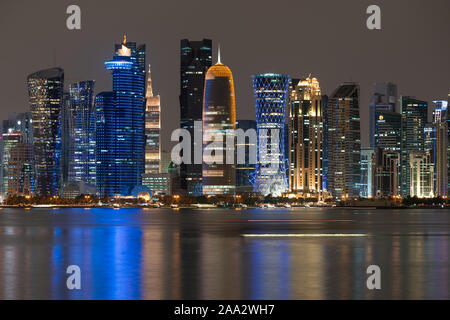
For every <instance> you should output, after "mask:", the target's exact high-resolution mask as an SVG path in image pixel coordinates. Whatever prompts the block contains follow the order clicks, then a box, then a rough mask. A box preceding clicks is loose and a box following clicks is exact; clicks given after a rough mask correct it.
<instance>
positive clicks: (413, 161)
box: [0, 37, 450, 200]
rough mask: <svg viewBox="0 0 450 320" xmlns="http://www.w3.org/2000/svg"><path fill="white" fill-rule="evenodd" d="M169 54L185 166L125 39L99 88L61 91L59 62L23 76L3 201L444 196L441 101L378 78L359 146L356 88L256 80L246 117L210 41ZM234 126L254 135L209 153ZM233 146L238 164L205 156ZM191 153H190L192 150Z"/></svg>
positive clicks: (79, 85) (8, 125) (10, 127)
mask: <svg viewBox="0 0 450 320" xmlns="http://www.w3.org/2000/svg"><path fill="white" fill-rule="evenodd" d="M180 49H181V50H180V96H179V101H180V128H182V129H185V130H186V131H187V132H189V133H190V135H191V137H194V136H195V131H196V130H198V128H197V127H196V123H201V124H202V126H201V129H202V136H201V137H202V138H201V139H200V141H198V139H195V138H193V139H191V140H190V142H189V144H190V147H191V150H192V152H190V155H189V156H190V157H191V160H192V161H188V162H185V163H181V164H180V165H176V164H175V163H174V162H173V161H171V155H170V153H169V152H162V148H161V132H160V130H161V101H160V97H159V96H158V95H155V94H154V92H153V88H152V79H151V71H150V65H147V63H146V47H145V45H138V44H136V43H134V42H128V41H127V39H126V37H125V38H124V40H123V42H122V43H120V44H116V45H115V50H114V55H113V57H112V59H111V60H109V61H107V62H105V68H106V69H107V70H108V71H110V73H111V75H112V80H113V81H112V90H111V91H108V92H100V93H97V94H95V81H93V80H86V81H80V82H76V83H70V84H68V85H67V86H65V83H64V71H63V70H62V69H60V68H52V69H47V70H42V71H39V72H36V73H33V74H31V75H29V76H28V79H27V84H28V93H29V107H30V111H29V112H26V113H14V114H11V115H10V116H9V118H8V120H4V121H3V123H2V136H1V168H2V170H0V178H1V179H0V181H1V185H2V187H1V193H2V196H3V198H6V197H9V196H47V197H54V196H59V197H67V198H74V197H76V196H78V195H81V194H96V195H98V196H101V197H113V196H124V197H139V196H149V195H151V194H165V195H173V194H179V195H186V196H201V195H206V196H214V195H236V194H258V195H269V194H270V195H273V196H289V197H304V198H317V199H319V200H321V199H324V198H327V197H335V198H336V199H347V198H357V197H364V198H371V197H407V196H417V197H434V196H443V197H446V196H448V190H449V181H450V179H449V176H448V175H449V166H450V156H449V155H450V150H449V138H450V130H449V126H450V114H449V112H448V111H447V107H448V100H436V101H433V103H434V105H435V108H434V111H433V116H432V121H428V109H429V106H428V103H427V102H426V101H421V100H418V99H415V98H413V97H407V96H400V97H399V96H398V93H397V87H396V85H395V84H393V83H379V84H376V86H375V92H374V94H373V97H372V99H371V101H370V121H369V122H370V128H369V131H370V147H369V148H361V125H360V88H359V85H358V84H357V83H353V82H352V83H343V84H342V85H339V86H338V87H337V88H336V89H335V90H334V92H332V94H331V95H325V94H323V93H322V90H321V88H320V84H319V81H318V80H317V79H316V78H313V77H311V75H309V76H308V77H306V78H291V77H290V76H289V75H285V74H275V73H262V74H256V75H254V76H253V77H252V83H253V91H254V98H255V116H256V120H237V119H236V102H235V92H234V83H233V75H232V72H231V70H230V68H229V67H227V66H226V65H224V64H223V63H222V62H221V59H220V49H219V56H218V62H217V63H216V64H214V65H213V63H212V41H211V40H208V39H203V40H201V41H189V40H187V39H185V40H181V48H180ZM449 98H450V96H449ZM237 129H242V130H243V131H247V130H249V129H253V130H254V131H255V132H256V137H255V139H251V138H250V137H249V138H248V139H244V140H241V141H239V140H238V141H234V145H233V148H231V149H230V148H229V145H226V144H223V145H221V146H219V147H217V146H215V147H213V146H214V141H215V140H217V139H218V138H220V140H222V141H224V140H226V137H227V135H228V134H229V133H233V132H235V131H236V130H237ZM239 145H241V146H244V147H245V148H244V150H245V161H244V163H242V162H241V163H235V162H230V163H229V162H228V161H226V162H225V161H220V162H217V161H214V159H215V157H216V156H217V154H220V155H224V154H227V155H228V154H231V153H236V148H234V146H236V147H237V146H239ZM199 148H200V149H201V151H202V153H201V159H200V161H198V159H196V157H198V154H197V153H196V152H194V151H195V150H198V149H199ZM261 150H264V152H261ZM183 152H185V151H183ZM184 156H186V155H184ZM233 156H235V154H234V155H233Z"/></svg>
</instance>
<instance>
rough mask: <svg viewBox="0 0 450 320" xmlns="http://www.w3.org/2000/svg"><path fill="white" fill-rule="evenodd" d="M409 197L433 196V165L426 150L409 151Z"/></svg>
mask: <svg viewBox="0 0 450 320" xmlns="http://www.w3.org/2000/svg"><path fill="white" fill-rule="evenodd" d="M409 167H410V170H409V171H410V179H411V185H410V192H409V195H410V196H411V197H418V198H432V197H434V191H433V187H434V183H433V182H434V181H433V178H434V165H433V162H432V159H431V155H430V153H428V152H420V151H411V152H410V154H409Z"/></svg>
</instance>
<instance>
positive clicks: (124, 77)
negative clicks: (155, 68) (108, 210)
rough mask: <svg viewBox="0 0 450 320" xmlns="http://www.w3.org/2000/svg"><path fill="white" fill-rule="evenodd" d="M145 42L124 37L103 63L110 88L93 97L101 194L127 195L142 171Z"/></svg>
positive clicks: (139, 181) (136, 182)
mask: <svg viewBox="0 0 450 320" xmlns="http://www.w3.org/2000/svg"><path fill="white" fill-rule="evenodd" d="M144 63H145V46H139V47H136V44H135V43H133V42H130V43H128V42H127V41H126V37H125V38H124V41H123V43H122V45H121V46H118V45H116V55H115V56H114V57H113V59H112V60H111V61H108V62H106V63H105V67H106V69H107V70H111V72H112V76H113V91H112V92H102V93H100V94H98V95H97V96H96V98H95V108H96V124H97V135H96V136H97V138H96V140H97V148H96V149H97V152H96V153H97V185H98V192H99V193H100V194H101V195H106V196H113V195H129V194H130V193H131V190H132V189H133V188H134V187H135V186H137V185H141V182H142V174H143V173H144V147H145V135H144V127H145V122H144V97H145V69H144V68H145V64H144Z"/></svg>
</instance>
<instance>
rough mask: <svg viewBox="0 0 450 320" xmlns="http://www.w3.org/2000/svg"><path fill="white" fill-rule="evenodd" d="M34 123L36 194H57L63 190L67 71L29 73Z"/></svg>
mask: <svg viewBox="0 0 450 320" xmlns="http://www.w3.org/2000/svg"><path fill="white" fill-rule="evenodd" d="M27 82H28V95H29V104H30V110H31V117H32V126H33V146H34V151H33V152H34V164H35V188H34V193H35V195H37V196H57V195H59V190H60V154H61V145H60V144H61V140H60V133H61V125H60V120H61V119H60V116H61V109H62V104H63V90H64V71H63V70H62V69H60V68H52V69H47V70H42V71H38V72H36V73H33V74H31V75H29V76H28V81H27Z"/></svg>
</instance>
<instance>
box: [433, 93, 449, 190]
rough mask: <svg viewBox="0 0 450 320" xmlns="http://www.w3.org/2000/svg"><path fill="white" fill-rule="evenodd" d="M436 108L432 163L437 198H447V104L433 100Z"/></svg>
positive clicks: (444, 101)
mask: <svg viewBox="0 0 450 320" xmlns="http://www.w3.org/2000/svg"><path fill="white" fill-rule="evenodd" d="M433 103H434V104H435V105H436V108H435V109H434V111H433V126H434V129H435V133H436V143H435V148H434V157H433V158H434V162H435V173H436V190H435V194H436V195H437V196H442V197H444V196H448V167H447V165H448V164H447V162H448V157H449V155H448V148H449V146H448V144H449V141H448V132H449V128H448V125H449V123H448V120H447V119H448V102H447V101H446V100H435V101H433Z"/></svg>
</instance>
